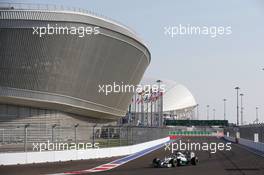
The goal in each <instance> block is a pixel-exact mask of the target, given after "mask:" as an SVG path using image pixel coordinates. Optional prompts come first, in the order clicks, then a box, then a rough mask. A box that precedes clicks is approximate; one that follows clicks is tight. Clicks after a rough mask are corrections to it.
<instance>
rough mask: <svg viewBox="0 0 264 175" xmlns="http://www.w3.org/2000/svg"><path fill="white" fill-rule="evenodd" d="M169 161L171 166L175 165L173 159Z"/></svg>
mask: <svg viewBox="0 0 264 175" xmlns="http://www.w3.org/2000/svg"><path fill="white" fill-rule="evenodd" d="M169 163H170V164H171V166H172V167H175V161H174V160H173V159H171V160H170V162H169Z"/></svg>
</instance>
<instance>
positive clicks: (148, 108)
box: [130, 77, 197, 126]
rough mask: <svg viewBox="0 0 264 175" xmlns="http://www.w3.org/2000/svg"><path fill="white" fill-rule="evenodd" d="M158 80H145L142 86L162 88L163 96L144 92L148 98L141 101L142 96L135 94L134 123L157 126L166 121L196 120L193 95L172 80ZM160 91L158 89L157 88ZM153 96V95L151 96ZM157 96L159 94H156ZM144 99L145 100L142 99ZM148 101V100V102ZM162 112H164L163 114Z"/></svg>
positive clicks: (133, 103)
mask: <svg viewBox="0 0 264 175" xmlns="http://www.w3.org/2000/svg"><path fill="white" fill-rule="evenodd" d="M157 80H158V78H146V77H145V78H143V79H142V81H141V83H140V85H141V86H148V87H149V85H150V86H151V87H154V88H155V87H160V91H161V92H162V93H161V94H160V93H158V95H155V94H154V100H153V88H152V89H151V90H147V91H151V92H146V90H145V92H144V94H143V96H144V95H146V94H147V95H148V98H144V100H142V101H140V100H138V99H140V98H142V94H135V95H134V99H135V100H132V101H133V102H132V103H131V107H130V110H131V111H132V113H134V115H132V117H134V121H135V120H136V121H137V123H141V124H143V123H144V125H146V124H147V125H151V126H156V125H160V124H161V123H162V120H164V119H168V118H169V119H194V117H195V116H194V108H195V107H196V106H197V103H196V100H195V98H194V96H193V95H192V93H191V92H190V91H189V90H188V89H187V88H186V87H185V86H184V85H182V84H179V83H177V82H175V81H172V80H161V82H159V83H158V82H157ZM157 89H158V88H157ZM149 94H152V95H149ZM156 94H157V93H156ZM142 99H143V98H142ZM146 99H147V100H146ZM161 111H162V112H161Z"/></svg>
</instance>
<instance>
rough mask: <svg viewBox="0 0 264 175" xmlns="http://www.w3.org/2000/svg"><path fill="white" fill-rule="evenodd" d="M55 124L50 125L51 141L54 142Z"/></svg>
mask: <svg viewBox="0 0 264 175" xmlns="http://www.w3.org/2000/svg"><path fill="white" fill-rule="evenodd" d="M57 126H58V125H57V124H54V125H52V127H51V141H52V143H53V142H54V129H55V128H56V127H57Z"/></svg>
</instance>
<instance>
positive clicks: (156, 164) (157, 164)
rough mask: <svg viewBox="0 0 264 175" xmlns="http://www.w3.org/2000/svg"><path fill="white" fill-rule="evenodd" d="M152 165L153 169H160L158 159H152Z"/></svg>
mask: <svg viewBox="0 0 264 175" xmlns="http://www.w3.org/2000/svg"><path fill="white" fill-rule="evenodd" d="M152 165H153V167H154V168H160V159H158V158H155V159H153V161H152Z"/></svg>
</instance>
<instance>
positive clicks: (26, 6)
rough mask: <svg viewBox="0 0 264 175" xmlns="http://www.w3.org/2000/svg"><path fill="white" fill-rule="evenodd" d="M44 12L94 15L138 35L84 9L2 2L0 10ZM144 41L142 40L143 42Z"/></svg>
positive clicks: (120, 24) (118, 23)
mask: <svg viewBox="0 0 264 175" xmlns="http://www.w3.org/2000/svg"><path fill="white" fill-rule="evenodd" d="M1 9H3V10H44V11H61V12H78V13H82V14H87V15H92V16H95V17H99V18H103V19H106V20H109V21H111V22H114V23H115V24H117V25H119V26H122V27H124V28H126V29H127V30H129V31H130V32H131V33H134V34H136V35H137V33H136V32H135V31H134V30H133V29H131V28H130V27H128V26H127V25H125V24H123V23H121V22H119V21H117V20H114V19H112V18H109V17H107V16H105V15H102V14H98V13H95V12H93V11H90V10H86V9H82V8H76V7H66V6H64V5H56V4H32V3H9V2H0V10H1ZM141 41H142V40H141Z"/></svg>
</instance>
